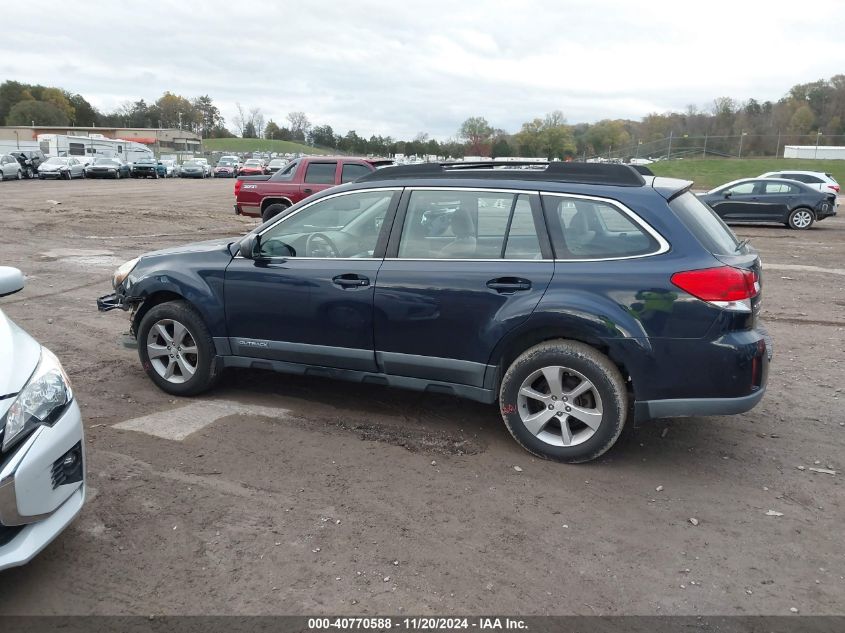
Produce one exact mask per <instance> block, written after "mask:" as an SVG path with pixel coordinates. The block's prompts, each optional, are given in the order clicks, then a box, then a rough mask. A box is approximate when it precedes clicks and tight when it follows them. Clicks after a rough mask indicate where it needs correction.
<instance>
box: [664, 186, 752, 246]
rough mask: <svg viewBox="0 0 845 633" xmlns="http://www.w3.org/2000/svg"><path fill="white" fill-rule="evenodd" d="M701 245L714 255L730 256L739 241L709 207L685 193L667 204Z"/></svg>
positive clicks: (690, 194) (692, 195)
mask: <svg viewBox="0 0 845 633" xmlns="http://www.w3.org/2000/svg"><path fill="white" fill-rule="evenodd" d="M669 206H670V207H671V208H672V211H674V212H675V215H677V216H678V217H679V218H680V219H681V221H682V222H683V223H684V224H685V225H686V227H687V228H688V229H689V230H690V232H691V233H692V234H693V235H695V237H696V238H697V239H698V241H699V242H701V245H702V246H704V248H706V249H707V250H708V251H710V252H711V253H712V254H714V255H731V254H733V253H735V252H736V247H737V246H738V245H739V240H737V239H736V235H734V233H733V231H731V230H730V229H729V228H728V225H727V224H725V223H724V222H722V219H721V218H720V217H719V216H718V215H716V213H715V212H714V211H713V209H711V208H710V207H709V206H707V205H706V204H704V203H703V202H702V201H701V200H699V199H698V198H697V197H696V196H695V194H693V193H690V192H689V191H687V192H686V193H684V194H681V195H680V196H678V197H677V198H675V199H674V200H672V201H671V202H670V203H669Z"/></svg>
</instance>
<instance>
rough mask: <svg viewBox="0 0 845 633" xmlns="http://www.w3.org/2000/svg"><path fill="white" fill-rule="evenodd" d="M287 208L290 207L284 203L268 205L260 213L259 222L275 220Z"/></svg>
mask: <svg viewBox="0 0 845 633" xmlns="http://www.w3.org/2000/svg"><path fill="white" fill-rule="evenodd" d="M288 207H290V205H289V204H286V203H284V202H275V203H273V204H268V205H267V206H266V207H265V209H264V211H262V212H261V221H262V222H266V221H267V220H269V219H270V218H275V217H276V216H277V215H279V214H280V213H281V212H282V211H285V210H286V209H287V208H288Z"/></svg>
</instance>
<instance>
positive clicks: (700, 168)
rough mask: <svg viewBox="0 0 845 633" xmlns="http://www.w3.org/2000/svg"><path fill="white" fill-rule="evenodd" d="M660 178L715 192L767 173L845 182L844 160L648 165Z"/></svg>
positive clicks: (739, 160) (741, 160)
mask: <svg viewBox="0 0 845 633" xmlns="http://www.w3.org/2000/svg"><path fill="white" fill-rule="evenodd" d="M648 167H649V169H651V171H653V172H654V173H655V175H657V176H669V177H671V178H683V179H684V180H692V181H694V182H695V188H696V189H712V188H713V187H717V186H718V185H721V184H724V183H726V182H730V181H731V180H737V179H739V178H753V177H756V176H759V175H760V174H764V173H766V172H767V171H780V170H783V169H800V170H801V171H822V172H825V173H828V174H830V175H832V176H833V177H834V178H836V181H837V182H840V183H845V160H806V159H800V158H704V159H702V158H694V159H688V158H685V159H683V160H666V161H659V162H657V163H652V164H651V165H649V166H648Z"/></svg>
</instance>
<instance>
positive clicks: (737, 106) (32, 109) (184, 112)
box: [0, 74, 845, 159]
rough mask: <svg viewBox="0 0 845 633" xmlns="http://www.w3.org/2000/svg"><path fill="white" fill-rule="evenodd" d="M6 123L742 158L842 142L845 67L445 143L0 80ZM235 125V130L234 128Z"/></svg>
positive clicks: (474, 122)
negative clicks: (664, 146) (694, 151)
mask: <svg viewBox="0 0 845 633" xmlns="http://www.w3.org/2000/svg"><path fill="white" fill-rule="evenodd" d="M0 121H2V122H4V123H5V124H6V125H29V124H30V123H31V122H32V121H35V123H36V124H37V125H80V126H88V125H96V126H104V127H109V126H114V127H182V128H184V129H189V130H193V131H195V132H197V133H200V134H202V136H203V137H205V138H215V137H228V136H234V135H237V136H241V137H244V138H268V139H279V140H289V141H298V142H300V143H308V144H310V145H314V146H319V147H324V148H331V149H338V150H340V151H343V152H349V153H354V154H381V155H387V154H396V153H403V154H406V155H418V156H419V155H436V156H452V157H455V158H460V157H465V156H492V157H502V156H520V157H527V158H545V159H553V158H557V159H567V158H573V157H590V156H596V155H605V154H606V155H608V156H609V155H611V153H613V154H614V155H620V156H621V155H633V154H634V152H635V151H636V152H637V153H638V154H639V151H640V148H642V150H643V154H642V155H644V156H645V155H648V150H649V147H650V146H654V144H655V143H658V142H660V141H664V140H665V139H667V138H670V137H671V138H673V139H676V140H675V144H676V145H675V147H681V146H683V145H684V144H685V143H686V144H687V145H688V146H692V145H693V144H694V143H693V141H692V139H706V140H705V141H704V143H705V147H706V148H708V149H709V150H711V151H714V152H718V151H720V148H721V150H723V151H728V149H730V147H732V144H733V143H735V139H736V138H741V139H742V143H743V145H742V146H741V147H742V150H741V151H742V154H743V155H745V156H753V155H771V154H773V153H774V152H775V151H776V149H777V145H776V144H775V143H773V138H774V137H775V135H776V136H777V141H778V143H779V142H780V140H781V137H784V138H787V137H793V138H814V139H815V140H816V142H821V143H822V144H836V143H840V144H845V143H843V138H845V75H842V74H840V75H835V76H833V77H831V78H830V79H827V80H825V79H820V80H818V81H814V82H810V83H804V84H797V85H795V86H793V87H792V88H791V89H790V90H789V91H788V92H787V93H786V94H785V95H784V96H783V97H782V98H781V99H779V100H777V101H758V100H756V99H748V100H747V101H743V102H740V101H737V100H736V99H733V98H730V97H719V98H716V99H714V101H713V103H712V104H711V105H710V106H709V107H707V108H699V107H698V106H695V105H690V106H687V107H686V108H685V109H684V110H683V111H682V112H666V113H652V114H649V115H647V116H645V117H643V118H642V119H641V120H639V121H635V120H630V119H604V120H601V121H598V122H595V123H577V124H569V123H567V121H566V118H565V116H564V114H563V113H562V112H561V111H559V110H556V111H553V112H550V113H547V114H546V115H544V116H541V117H536V118H532V119H530V120H528V121H526V122H524V123H523V124H522V125H521V127H520V129H519V130H517V131H513V132H508V131H506V130H504V129H501V128H498V127H496V126H495V125H494V124H491V123H490V122H488V121H487V120H486V119H485V118H484V117H483V116H473V117H469V118H468V119H466V120H465V121H464V122H463V123H462V124H461V125H460V127H459V128H458V129H457V130H456V133H455V136H454V137H453V138H451V139H448V140H446V141H438V140H436V139H433V138H431V137H430V135H429V134H428V133H426V132H420V133H419V134H417V135H416V136H415V137H414V138H413V139H409V140H401V139H394V138H392V137H390V136H381V135H374V134H373V135H370V136H369V137H367V136H366V135H362V134H359V133H358V132H357V131H356V130H349V131H348V132H346V133H341V132H336V131H335V130H334V129H333V128H332V126H331V125H328V124H318V125H314V124H312V123H311V121H310V120H309V118H308V116H307V115H306V113H305V112H302V111H296V112H290V113H289V114H287V115H286V117H285V119H284V120H283V121H282V122H281V124H280V123H277V122H276V121H274V120H273V119H272V118H270V119H266V118H265V116H264V113H263V112H262V111H261V109H260V108H256V107H248V108H244V107H242V106H241V104H240V103H237V104H236V114H235V116H234V117H233V120H232V130H230V129H229V127H228V126H227V125H226V122H225V120H224V118H223V117H222V116H221V114H220V111H219V109H218V108H217V106H216V105H215V104H214V102H213V100H212V99H211V97H209V96H208V95H202V96H199V97H194V98H186V97H183V96H181V95H177V94H173V93H171V92H165V93H164V94H163V95H162V96H161V97H160V98H159V99H158V100H156V101H155V102H152V103H147V102H145V101H144V100H143V99H141V100H139V101H135V102H127V103H125V104H124V105H122V106H121V107H120V108H118V109H117V110H115V111H114V112H110V113H102V112H99V111H98V110H97V109H96V108H95V107H94V106H92V105H91V104H90V103H89V102H88V101H87V100H86V99H85V98H84V97H83V96H82V95H80V94H76V93H71V92H69V91H66V90H63V89H61V88H56V87H46V86H40V85H31V84H23V83H20V82H16V81H5V82H3V83H2V84H0ZM233 132H234V134H233Z"/></svg>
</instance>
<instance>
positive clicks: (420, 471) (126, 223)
mask: <svg viewBox="0 0 845 633" xmlns="http://www.w3.org/2000/svg"><path fill="white" fill-rule="evenodd" d="M51 201H52V202H51ZM55 202H59V203H60V204H55ZM232 202H233V196H232V181H228V180H227V181H220V180H209V181H202V180H200V181H193V180H190V181H180V180H157V181H154V180H150V181H126V180H124V181H118V182H113V181H74V182H39V181H23V182H3V183H0V218H2V220H1V221H2V227H3V228H2V235H3V238H2V246H0V263H2V264H5V265H13V266H18V267H20V268H21V269H23V270H24V272H25V273H26V274H27V277H28V281H27V286H26V288H25V289H24V291H23V292H21V293H19V294H17V295H13V296H11V297H9V298H7V299H4V300H2V303H1V304H0V305H2V309H3V310H4V311H6V313H7V314H8V315H9V316H10V317H12V318H13V319H14V320H16V321H17V322H18V323H19V324H20V325H21V326H22V327H24V328H25V329H26V330H28V331H29V332H30V333H31V334H32V335H33V336H34V337H36V338H37V339H38V340H39V341H41V342H42V343H44V344H45V345H47V346H48V347H50V348H51V349H52V350H53V351H54V352H55V353H56V354H57V355H58V356H59V357H60V358H61V359H62V361H63V363H64V364H65V367H66V369H67V370H68V372H69V374H70V376H71V380H72V382H73V387H74V390H75V393H76V396H77V398H78V401H79V403H80V405H81V407H82V412H83V415H84V418H85V424H86V432H87V436H86V437H87V446H88V472H89V484H90V496H89V501H88V503H87V505H86V507H85V509H84V510H83V512H82V514H81V515H80V517H79V518H78V519H77V521H76V522H75V523H74V524H73V525H72V526H71V527H70V528H69V529H68V530H67V531H66V532H65V533H64V534H62V535H61V536H60V537H59V538H58V539H57V540H56V541H55V542H54V543H53V544H52V545H50V546H49V547H48V548H47V549H46V550H45V551H44V552H43V553H42V554H41V555H40V556H39V557H38V558H37V559H35V560H34V561H33V562H32V563H31V564H29V565H28V566H26V567H24V568H20V569H15V570H10V571H7V572H4V573H2V574H0V596H2V598H0V614H31V613H39V614H87V613H101V614H145V615H146V614H201V613H220V614H265V613H309V614H312V613H313V614H318V613H346V614H377V613H378V614H403V613H404V614H441V615H447V614H476V613H477V614H481V613H487V614H489V613H510V614H522V615H529V614H583V615H591V614H649V615H653V614H661V613H662V614H728V615H734V614H743V615H746V614H776V615H789V614H790V608H791V607H795V608H798V609H799V610H800V612H801V614H842V613H845V579H843V577H844V576H845V557H843V556H842V544H843V541H845V505H843V502H845V495H843V486H842V482H843V480H845V472H843V471H845V457H844V456H845V451H843V448H845V412H843V401H845V393H843V386H844V385H845V351H844V350H843V348H845V345H843V328H844V327H845V325H844V324H845V321H843V311H845V291H843V289H845V257H843V256H844V255H845V217H842V216H840V217H838V218H832V219H829V220H826V221H824V222H822V223H820V224H818V225H817V227H816V228H813V229H812V230H810V231H804V232H798V231H789V230H787V229H786V228H784V227H779V226H743V227H738V228H737V229H736V231H737V233H738V234H739V235H740V236H741V237H750V238H751V240H752V244H753V245H754V246H755V247H756V248H757V249H758V250H759V251H760V252H761V253H762V255H763V259H764V266H765V278H764V284H765V290H764V293H765V295H764V296H765V299H764V320H765V321H766V323H767V326H768V328H769V331H770V333H771V334H772V336H773V337H774V340H775V356H774V359H773V364H772V368H771V374H770V379H769V390H768V393H767V395H766V397H765V399H764V400H763V402H762V403H761V405H760V406H758V407H757V408H756V409H755V410H753V411H752V412H750V413H748V414H745V415H740V416H734V417H716V418H709V419H684V420H659V421H654V422H651V423H649V424H646V425H643V426H641V427H640V428H638V429H632V430H631V431H630V432H628V433H626V435H625V436H623V438H622V440H620V443H619V444H617V446H616V448H615V449H613V450H612V451H611V452H610V453H609V454H608V455H606V456H605V458H603V459H601V460H599V461H598V462H595V463H591V464H587V465H580V466H565V465H560V464H554V463H550V462H544V461H541V460H538V459H535V458H533V457H532V456H530V455H529V454H527V453H525V452H524V451H523V450H522V449H520V448H519V446H517V445H516V443H515V442H514V441H513V440H512V439H511V438H510V436H509V435H508V433H507V431H506V430H505V428H504V425H503V423H502V421H501V419H500V417H499V415H498V412H497V411H496V409H495V408H494V407H490V406H484V405H480V404H476V403H472V402H466V401H460V400H456V399H452V398H449V397H439V396H432V395H424V394H419V393H413V392H404V391H398V390H389V389H386V388H381V387H376V386H365V385H357V384H347V383H340V382H329V381H324V380H320V379H316V378H302V377H287V376H283V375H280V374H272V373H262V372H258V371H239V372H232V373H230V374H227V376H226V377H224V380H223V381H222V383H221V386H220V387H219V388H218V389H217V390H215V391H214V392H212V393H210V394H206V395H205V396H203V397H200V398H195V399H174V398H173V397H171V396H168V395H167V394H165V393H163V392H161V391H159V390H158V389H157V388H156V387H155V386H154V385H153V384H152V383H151V382H150V381H149V380H148V379H147V378H146V376H145V375H144V373H143V371H142V369H141V367H140V364H139V362H138V358H137V355H136V352H135V351H133V350H129V349H126V348H124V347H122V346H121V345H120V344H119V341H120V338H121V334H122V333H123V332H125V331H126V330H127V327H128V321H127V318H126V314H125V313H123V312H120V311H115V312H111V313H108V314H100V313H98V312H97V310H96V306H95V304H94V300H95V298H96V297H97V296H99V295H102V294H106V293H108V292H110V291H111V286H110V277H111V274H112V272H113V270H114V268H115V267H116V266H117V265H119V264H120V263H121V262H123V261H124V260H127V259H129V258H131V257H134V256H136V255H138V254H140V253H143V252H145V251H149V250H153V249H156V248H162V247H166V246H172V245H177V244H180V243H184V242H188V241H195V240H201V239H211V238H215V237H221V236H228V235H232V236H237V235H238V234H240V233H243V232H245V231H247V230H248V229H249V228H250V227H252V226H254V224H255V221H254V220H251V219H245V218H241V217H236V216H235V215H234V214H233V213H232V211H231V208H232V207H231V205H232ZM701 371H702V372H705V371H707V368H706V367H702V368H701ZM517 467H518V468H519V469H521V470H517ZM799 467H802V468H799ZM811 468H831V469H833V470H835V471H836V474H835V475H829V474H824V473H816V472H813V471H811V470H810V469H811ZM658 489H659V491H658ZM769 510H774V511H776V512H779V513H783V516H770V515H769V514H767V512H768V511H769ZM770 514H771V513H770ZM692 519H695V520H694V521H693V520H692ZM694 523H697V525H694Z"/></svg>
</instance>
